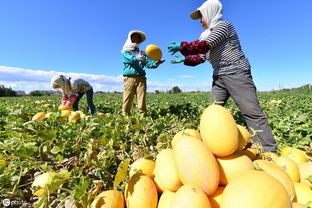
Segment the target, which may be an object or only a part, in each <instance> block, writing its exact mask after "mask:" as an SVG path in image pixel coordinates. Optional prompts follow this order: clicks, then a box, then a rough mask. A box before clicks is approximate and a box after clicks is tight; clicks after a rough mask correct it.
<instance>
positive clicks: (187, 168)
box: [173, 137, 220, 195]
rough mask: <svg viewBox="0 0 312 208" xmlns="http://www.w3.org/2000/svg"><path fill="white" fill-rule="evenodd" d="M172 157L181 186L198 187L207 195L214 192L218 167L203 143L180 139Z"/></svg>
mask: <svg viewBox="0 0 312 208" xmlns="http://www.w3.org/2000/svg"><path fill="white" fill-rule="evenodd" d="M173 156H174V163H175V167H176V169H177V172H178V176H179V179H180V180H181V182H182V183H183V184H190V185H194V186H198V187H199V188H200V189H202V190H203V191H204V192H206V193H207V194H208V195H211V194H213V192H215V190H216V189H217V187H218V184H219V180H220V172H219V167H218V163H217V161H216V158H215V157H214V155H213V154H212V152H211V151H210V149H209V148H208V146H207V145H206V144H205V143H204V142H202V141H200V140H197V139H187V138H184V137H182V138H181V139H180V140H179V141H178V142H177V143H176V144H175V146H174V148H173Z"/></svg>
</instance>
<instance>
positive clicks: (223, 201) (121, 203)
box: [91, 104, 312, 208]
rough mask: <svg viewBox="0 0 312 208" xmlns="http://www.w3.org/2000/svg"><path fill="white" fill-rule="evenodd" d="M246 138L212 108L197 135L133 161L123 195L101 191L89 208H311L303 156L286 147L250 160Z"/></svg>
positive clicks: (310, 169) (189, 133) (183, 135)
mask: <svg viewBox="0 0 312 208" xmlns="http://www.w3.org/2000/svg"><path fill="white" fill-rule="evenodd" d="M250 137H251V135H250V134H249V132H248V131H247V130H246V129H244V128H243V127H242V126H238V125H237V124H236V122H235V120H234V119H233V116H232V114H231V113H230V111H228V110H227V109H226V108H224V107H222V106H219V105H215V104H212V105H210V106H209V107H208V108H207V109H205V111H204V112H203V114H202V116H201V120H200V133H199V132H198V131H197V130H194V129H187V130H184V131H181V132H179V133H178V134H177V135H176V136H175V137H174V138H173V139H172V143H171V144H172V148H171V149H163V150H161V151H160V152H159V153H158V155H157V157H156V160H151V159H147V158H141V159H138V160H136V161H135V162H134V163H133V164H132V166H131V169H130V174H129V176H130V179H129V181H128V182H127V186H126V190H125V193H124V195H123V194H122V193H121V192H119V191H118V190H109V191H104V192H102V193H101V194H100V195H98V196H97V197H96V198H95V200H94V201H93V203H92V204H91V207H93V208H95V207H96V208H99V207H101V208H108V207H109V208H124V207H127V208H157V207H158V208H219V207H221V208H291V207H293V208H299V207H310V208H311V207H312V190H311V188H312V183H311V181H310V180H308V177H309V176H310V177H311V175H312V163H311V162H308V156H307V155H306V154H305V153H304V152H302V151H300V150H298V149H294V148H291V147H287V148H285V149H283V150H282V151H281V156H277V155H276V154H274V153H266V154H264V156H265V157H263V158H264V159H259V158H255V153H254V152H253V151H250V152H248V151H246V150H245V151H243V149H244V146H245V145H246V143H247V142H248V140H249V139H250ZM268 158H269V159H268Z"/></svg>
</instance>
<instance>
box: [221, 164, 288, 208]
mask: <svg viewBox="0 0 312 208" xmlns="http://www.w3.org/2000/svg"><path fill="white" fill-rule="evenodd" d="M291 206H292V205H291V201H290V198H289V196H288V193H287V191H286V189H285V188H284V186H283V185H282V184H281V183H280V182H279V181H278V180H276V179H275V178H274V177H272V176H271V175H269V174H267V173H265V172H262V171H257V170H250V171H247V172H244V173H242V175H241V176H239V177H236V178H235V180H233V181H231V183H229V184H228V185H227V186H226V187H225V189H224V191H223V196H222V201H221V207H222V208H282V207H283V208H291Z"/></svg>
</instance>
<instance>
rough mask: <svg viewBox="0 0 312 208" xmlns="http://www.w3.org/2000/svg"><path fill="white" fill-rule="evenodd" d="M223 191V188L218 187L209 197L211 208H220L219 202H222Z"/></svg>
mask: <svg viewBox="0 0 312 208" xmlns="http://www.w3.org/2000/svg"><path fill="white" fill-rule="evenodd" d="M224 189H225V186H219V187H218V188H217V190H216V191H215V192H214V193H213V194H212V195H210V196H209V200H210V203H211V207H212V208H220V207H221V200H222V195H223V191H224Z"/></svg>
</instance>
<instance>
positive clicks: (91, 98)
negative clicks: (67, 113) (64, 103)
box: [73, 88, 95, 115]
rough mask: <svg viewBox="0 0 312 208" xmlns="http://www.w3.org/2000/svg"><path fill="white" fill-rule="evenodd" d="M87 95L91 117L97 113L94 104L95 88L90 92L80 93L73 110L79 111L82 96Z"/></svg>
mask: <svg viewBox="0 0 312 208" xmlns="http://www.w3.org/2000/svg"><path fill="white" fill-rule="evenodd" d="M84 94H86V95H87V103H88V106H89V113H90V114H91V115H93V114H94V113H95V106H94V103H93V88H91V89H90V90H88V91H87V92H85V93H78V96H77V98H76V100H75V102H74V104H73V109H74V110H75V111H76V110H78V103H79V101H80V99H81V98H82V96H83V95H84Z"/></svg>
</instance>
